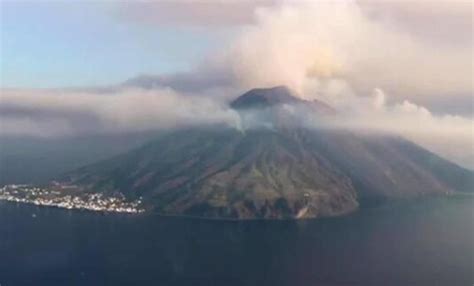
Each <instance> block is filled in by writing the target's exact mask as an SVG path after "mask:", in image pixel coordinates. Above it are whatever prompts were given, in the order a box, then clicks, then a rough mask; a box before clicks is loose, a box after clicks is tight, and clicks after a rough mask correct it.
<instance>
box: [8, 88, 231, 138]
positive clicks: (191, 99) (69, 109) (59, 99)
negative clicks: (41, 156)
mask: <svg viewBox="0 0 474 286" xmlns="http://www.w3.org/2000/svg"><path fill="white" fill-rule="evenodd" d="M0 110H1V111H2V112H1V113H0V135H1V136H12V135H29V136H40V137H54V136H70V135H80V134H96V133H99V134H100V133H117V132H118V133H120V132H130V131H133V132H134V131H147V130H157V129H169V128H177V127H186V126H193V125H199V124H226V125H229V126H234V127H238V125H239V118H238V115H237V114H236V113H235V111H233V110H231V109H229V108H228V107H227V106H226V104H224V103H223V102H220V101H218V100H216V99H215V97H214V98H211V97H209V96H206V95H199V96H198V95H195V96H190V95H184V94H179V93H176V92H175V91H173V90H171V89H153V90H143V89H119V90H117V91H115V92H111V93H94V92H80V91H61V90H2V93H1V96H0Z"/></svg>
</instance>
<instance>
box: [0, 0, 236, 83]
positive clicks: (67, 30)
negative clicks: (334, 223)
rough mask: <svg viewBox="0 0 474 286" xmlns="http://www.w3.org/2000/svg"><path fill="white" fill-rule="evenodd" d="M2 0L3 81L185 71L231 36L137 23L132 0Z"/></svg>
mask: <svg viewBox="0 0 474 286" xmlns="http://www.w3.org/2000/svg"><path fill="white" fill-rule="evenodd" d="M0 3H1V4H0V5H1V6H0V7H1V18H0V20H1V37H2V38H1V59H0V63H1V85H2V86H3V87H22V88H25V87H27V88H32V87H35V88H52V87H71V86H74V87H77V86H94V85H109V84H115V83H118V82H121V81H124V80H126V79H128V78H131V77H133V76H136V75H138V74H159V73H169V72H175V71H180V70H186V69H188V68H189V67H190V65H191V64H192V63H194V62H195V61H199V59H200V58H202V57H203V56H204V55H205V54H206V53H207V52H208V51H209V50H212V48H213V47H215V46H216V45H217V42H219V41H222V40H223V38H225V37H226V33H223V31H222V30H221V29H215V28H213V29H210V28H208V27H182V26H180V25H159V26H156V25H150V23H147V22H146V21H144V22H142V21H138V20H136V19H134V16H133V13H130V14H126V13H128V12H127V11H129V10H130V7H129V6H132V7H131V8H132V10H133V3H132V4H130V3H128V2H113V1H66V0H64V1H42V0H40V1H23V0H20V1H16V0H15V1H13V0H1V1H0ZM139 8H140V7H139ZM143 9H146V8H145V7H143ZM135 10H137V12H136V13H139V12H141V9H137V8H135ZM229 30H230V29H229ZM227 32H228V31H227Z"/></svg>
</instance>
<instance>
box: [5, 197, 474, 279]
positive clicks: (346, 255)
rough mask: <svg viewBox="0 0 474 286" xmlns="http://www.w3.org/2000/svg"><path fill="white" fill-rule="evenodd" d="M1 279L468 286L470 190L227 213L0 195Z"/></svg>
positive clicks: (473, 249)
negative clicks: (216, 215) (52, 202)
mask: <svg viewBox="0 0 474 286" xmlns="http://www.w3.org/2000/svg"><path fill="white" fill-rule="evenodd" d="M0 285H1V286H16V285H34V286H38V285H45V286H52V285H61V286H63V285H64V286H66V285H81V286H83V285H133V286H135V285H192V286H196V285H206V286H212V285H218V286H226V285H272V286H273V285H289V286H290V285H291V286H298V285H324V286H332V285H364V286H365V285H377V286H378V285H415V286H418V285H430V286H432V285H447V286H455V285H469V286H472V285H474V196H472V195H463V194H461V195H454V196H449V197H436V198H425V199H419V200H415V201H400V202H396V203H390V204H384V205H381V206H378V207H371V208H367V209H363V210H360V211H357V212H355V213H353V214H350V215H347V216H344V217H335V218H323V219H307V220H280V221H266V220H254V221H225V220H205V219H195V218H185V217H163V216H159V215H153V214H140V215H126V214H103V213H96V212H90V211H77V210H64V209H57V208H51V207H38V206H32V205H24V204H18V203H11V202H0Z"/></svg>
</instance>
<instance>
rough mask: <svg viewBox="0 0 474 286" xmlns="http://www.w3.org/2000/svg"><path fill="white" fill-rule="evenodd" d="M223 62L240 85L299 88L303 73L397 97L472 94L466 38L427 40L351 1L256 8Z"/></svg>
mask: <svg viewBox="0 0 474 286" xmlns="http://www.w3.org/2000/svg"><path fill="white" fill-rule="evenodd" d="M456 11H457V10H456ZM425 20H428V19H420V21H425ZM465 29H469V28H465ZM452 32H453V33H456V32H457V31H452ZM471 32H472V29H471ZM228 65H229V66H231V67H232V68H233V71H234V73H235V74H236V77H237V79H238V80H239V81H240V82H241V83H242V84H244V85H246V86H262V85H264V86H265V85H276V84H286V85H288V86H291V87H293V88H294V89H297V90H299V91H301V90H302V88H303V86H304V85H305V82H306V81H308V80H310V79H311V78H317V79H325V78H340V79H344V80H346V81H347V82H348V83H350V84H351V86H352V87H353V88H354V89H356V90H358V91H359V92H361V93H364V92H368V91H370V90H372V89H373V88H374V87H375V86H380V87H381V88H383V89H384V90H387V91H389V92H390V93H391V94H393V95H394V96H398V97H412V96H421V97H422V96H428V97H429V96H433V95H441V94H443V95H445V96H446V95H447V94H449V95H456V94H462V95H466V94H469V95H470V94H472V42H469V43H468V44H466V45H461V46H460V45H450V44H448V43H443V44H438V45H433V43H431V42H427V41H424V40H423V39H420V38H417V37H415V36H414V35H413V34H411V33H408V32H406V29H393V28H392V27H391V26H390V25H387V24H386V23H385V22H384V21H381V20H380V19H373V18H371V17H369V15H367V13H365V12H364V9H362V8H361V6H360V5H358V4H357V3H355V2H331V3H327V2H311V3H309V2H308V3H298V4H293V5H283V6H280V7H272V8H266V9H263V8H262V9H259V10H258V11H257V25H255V26H252V27H248V28H245V29H243V32H242V33H241V35H240V36H239V37H238V38H237V39H236V40H235V41H234V43H233V45H232V49H231V51H230V52H229V56H228Z"/></svg>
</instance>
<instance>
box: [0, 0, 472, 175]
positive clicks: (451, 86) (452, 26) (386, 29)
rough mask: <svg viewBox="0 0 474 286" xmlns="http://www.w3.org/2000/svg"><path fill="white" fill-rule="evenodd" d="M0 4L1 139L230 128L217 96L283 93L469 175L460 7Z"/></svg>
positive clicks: (343, 124)
mask: <svg viewBox="0 0 474 286" xmlns="http://www.w3.org/2000/svg"><path fill="white" fill-rule="evenodd" d="M0 3H1V4H0V7H1V19H0V20H1V51H0V54H1V57H0V65H1V74H0V80H1V82H0V85H1V86H0V88H1V89H0V90H1V97H0V136H25V135H27V136H37V137H57V136H73V135H77V134H97V133H107V132H109V133H110V132H115V133H116V132H130V131H135V130H150V129H162V128H172V127H177V126H183V125H190V124H191V125H194V124H207V123H216V122H224V123H226V124H229V125H231V126H234V127H236V128H239V122H238V121H239V118H238V115H237V114H235V112H234V111H233V110H229V108H228V105H227V104H226V103H228V101H229V100H231V99H232V98H235V97H236V96H238V95H239V94H242V92H245V91H246V90H248V89H251V88H255V87H272V86H276V85H286V86H288V87H289V88H290V89H292V90H293V91H294V92H295V95H297V96H299V97H301V98H303V99H306V100H313V99H318V100H322V101H324V102H326V103H328V104H330V105H331V106H333V107H334V108H336V109H337V110H339V112H340V114H341V116H340V118H339V120H337V122H333V123H331V124H332V125H331V126H332V127H337V128H353V129H367V130H374V131H377V132H379V131H380V132H390V133H395V134H399V135H402V136H405V137H407V138H409V139H411V140H413V141H415V142H416V143H419V144H422V145H423V146H424V147H426V148H428V149H430V150H432V151H434V152H436V153H438V154H441V155H443V156H445V157H446V158H449V159H451V160H453V161H455V162H457V163H459V164H462V165H463V166H468V167H471V168H473V169H474V148H473V146H474V112H473V84H472V79H473V4H472V2H471V1H468V0H465V1H463V0H437V1H425V0H392V1H375V0H338V1H316V0H315V1H289V0H287V1H285V0H280V1H277V0H275V1H271V0H261V1H246V0H242V1H217V0H206V1H193V0H176V1H133V0H129V1H112V0H97V1H72V0H71V1H66V0H63V1H42V0H38V1H22V0H20V1H13V0H0ZM72 87H73V88H72ZM99 87H109V89H101V88H99ZM150 87H152V88H150Z"/></svg>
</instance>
